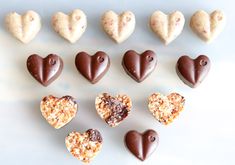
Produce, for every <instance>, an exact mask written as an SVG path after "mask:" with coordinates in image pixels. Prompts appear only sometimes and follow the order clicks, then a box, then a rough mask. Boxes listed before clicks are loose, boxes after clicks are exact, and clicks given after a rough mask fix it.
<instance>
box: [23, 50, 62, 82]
mask: <svg viewBox="0 0 235 165" xmlns="http://www.w3.org/2000/svg"><path fill="white" fill-rule="evenodd" d="M27 68H28V71H29V73H30V74H31V75H32V76H33V77H34V78H35V79H36V80H37V81H38V82H39V83H41V84H42V85H43V86H48V85H49V84H51V83H52V82H53V81H54V80H55V79H56V78H57V77H59V75H60V74H61V72H62V69H63V61H62V59H61V58H60V57H59V56H57V55H55V54H49V55H48V56H47V57H45V58H42V57H40V56H39V55H37V54H33V55H31V56H29V57H28V59H27Z"/></svg>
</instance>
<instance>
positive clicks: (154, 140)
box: [125, 130, 159, 161]
mask: <svg viewBox="0 0 235 165" xmlns="http://www.w3.org/2000/svg"><path fill="white" fill-rule="evenodd" d="M158 142H159V137H158V134H157V132H156V131H154V130H147V131H145V132H144V133H142V134H141V133H139V132H137V131H134V130H131V131H129V132H127V134H126V136H125V143H126V147H127V148H128V149H129V150H130V152H131V153H132V154H133V155H135V156H136V157H137V158H138V159H140V160H142V161H144V160H145V159H146V158H148V157H149V156H150V155H151V154H152V153H153V152H154V151H155V150H156V148H157V146H158Z"/></svg>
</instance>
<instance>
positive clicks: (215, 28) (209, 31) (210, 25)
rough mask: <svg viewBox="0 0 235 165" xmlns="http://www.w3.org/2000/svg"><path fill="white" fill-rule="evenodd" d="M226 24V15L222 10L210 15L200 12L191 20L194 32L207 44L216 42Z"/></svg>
mask: <svg viewBox="0 0 235 165" xmlns="http://www.w3.org/2000/svg"><path fill="white" fill-rule="evenodd" d="M225 24H226V18H225V15H224V13H223V12H222V11H220V10H215V11H214V12H212V13H211V14H210V15H209V14H208V13H206V12H205V11H203V10H199V11H197V12H196V13H194V14H193V16H192V17H191V20H190V27H191V28H192V30H193V31H194V32H195V33H196V34H197V35H198V36H199V37H200V38H201V39H202V40H204V41H206V42H207V43H209V42H211V41H212V40H214V39H215V38H216V37H217V36H218V35H219V34H220V33H221V32H222V30H223V29H224V26H225Z"/></svg>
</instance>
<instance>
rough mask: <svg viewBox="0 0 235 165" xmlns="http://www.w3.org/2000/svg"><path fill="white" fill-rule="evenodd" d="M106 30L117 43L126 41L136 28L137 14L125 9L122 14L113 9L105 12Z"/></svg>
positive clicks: (103, 21) (103, 23)
mask: <svg viewBox="0 0 235 165" xmlns="http://www.w3.org/2000/svg"><path fill="white" fill-rule="evenodd" d="M101 23H102V26H103V29H104V31H105V32H106V33H107V34H108V35H109V36H110V37H111V38H112V39H113V40H114V41H116V42H117V43H121V42H123V41H125V40H126V39H127V38H128V37H129V36H130V35H131V34H132V33H133V32H134V29H135V15H134V14H133V13H132V12H131V11H125V12H123V13H121V14H120V15H118V14H116V13H115V12H113V11H107V12H105V13H104V15H103V17H102V20H101Z"/></svg>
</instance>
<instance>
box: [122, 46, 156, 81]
mask: <svg viewBox="0 0 235 165" xmlns="http://www.w3.org/2000/svg"><path fill="white" fill-rule="evenodd" d="M156 65H157V56H156V55H155V53H154V52H153V51H151V50H147V51H145V52H143V53H142V54H138V53H136V52H135V51H134V50H129V51H127V52H126V53H125V54H124V56H123V60H122V66H123V68H124V69H125V71H126V73H127V74H128V75H129V76H130V77H132V78H133V79H134V80H135V81H137V82H142V81H143V80H144V79H146V78H147V77H148V76H149V75H150V74H151V73H152V72H153V71H154V69H155V67H156Z"/></svg>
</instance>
